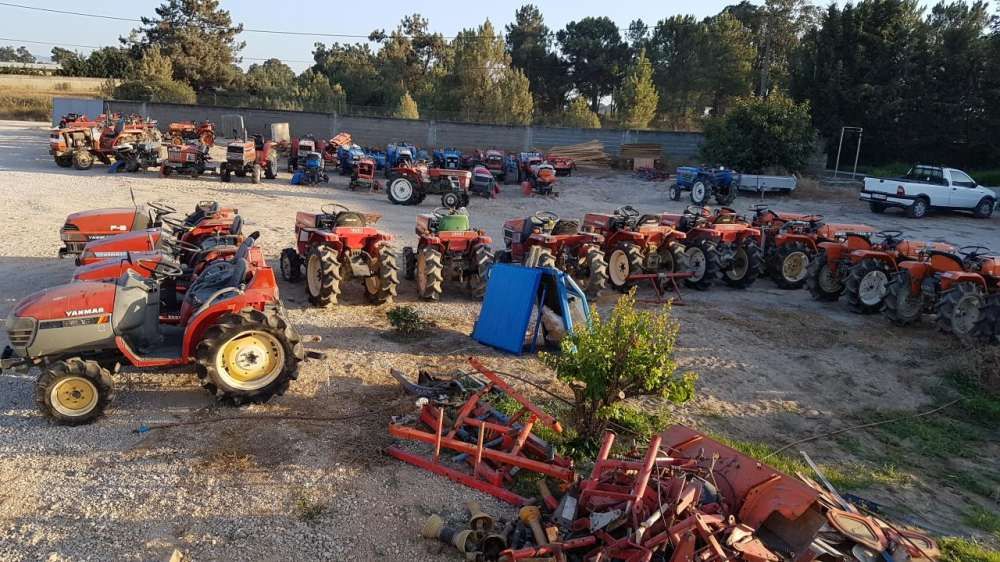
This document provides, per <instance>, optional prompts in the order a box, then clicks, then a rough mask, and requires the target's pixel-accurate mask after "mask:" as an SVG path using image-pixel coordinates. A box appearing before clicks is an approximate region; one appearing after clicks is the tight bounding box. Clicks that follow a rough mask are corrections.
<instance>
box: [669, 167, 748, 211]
mask: <svg viewBox="0 0 1000 562" xmlns="http://www.w3.org/2000/svg"><path fill="white" fill-rule="evenodd" d="M739 183H740V176H739V174H736V173H735V172H733V171H732V170H727V169H726V168H699V167H694V166H682V167H680V168H677V181H676V182H675V183H673V184H672V185H671V186H670V189H669V190H668V191H667V195H668V196H669V197H670V199H671V200H673V201H678V200H680V198H681V192H682V191H690V192H691V203H693V204H695V205H698V206H703V205H704V204H705V203H707V202H708V200H709V199H710V198H712V197H715V201H716V202H717V203H718V204H719V205H729V204H731V203H732V202H733V201H735V200H736V190H737V188H738V187H739Z"/></svg>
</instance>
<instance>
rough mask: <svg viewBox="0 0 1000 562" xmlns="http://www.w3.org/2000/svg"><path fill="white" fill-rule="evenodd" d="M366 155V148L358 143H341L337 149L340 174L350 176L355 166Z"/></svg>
mask: <svg viewBox="0 0 1000 562" xmlns="http://www.w3.org/2000/svg"><path fill="white" fill-rule="evenodd" d="M364 157H365V149H363V148H361V147H360V146H358V145H356V144H345V145H341V146H340V147H339V148H338V149H337V163H338V165H339V166H340V175H342V176H349V175H351V174H352V173H353V172H354V166H356V165H357V163H358V162H359V161H360V160H361V159H362V158H364Z"/></svg>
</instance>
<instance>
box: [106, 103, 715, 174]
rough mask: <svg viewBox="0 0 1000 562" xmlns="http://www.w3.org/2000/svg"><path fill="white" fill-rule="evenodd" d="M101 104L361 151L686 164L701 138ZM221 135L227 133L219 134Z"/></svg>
mask: <svg viewBox="0 0 1000 562" xmlns="http://www.w3.org/2000/svg"><path fill="white" fill-rule="evenodd" d="M105 103H106V104H107V106H108V107H107V109H108V111H111V112H115V113H137V114H140V115H146V116H148V117H150V118H153V119H156V120H157V121H159V122H160V124H161V126H165V125H166V124H167V123H170V122H173V121H202V120H208V121H212V122H213V123H216V124H221V123H222V116H223V115H231V114H239V115H242V116H243V120H244V123H245V125H246V128H247V131H248V132H249V133H251V134H254V133H260V134H269V133H270V130H271V124H272V123H288V124H289V130H290V132H291V134H292V136H302V135H306V134H313V135H316V136H318V137H325V138H329V137H331V136H333V135H335V134H336V133H338V132H340V131H347V132H349V133H351V136H352V137H353V138H354V142H356V143H358V144H360V145H363V146H384V145H386V144H388V143H391V142H398V141H407V142H412V143H414V144H417V145H418V146H426V147H443V146H454V147H456V148H459V149H470V148H487V147H496V148H500V149H504V150H510V151H520V150H532V149H534V148H539V149H548V148H551V147H553V146H561V145H568V144H577V143H582V142H587V141H591V140H595V139H596V140H598V141H601V142H602V143H604V149H605V151H606V152H608V153H609V154H612V155H618V153H619V151H620V150H621V145H623V144H630V143H652V144H659V145H661V146H662V147H663V152H664V155H665V156H666V157H667V158H669V159H671V160H688V159H692V158H695V157H696V156H697V153H698V148H699V147H700V146H701V143H702V139H703V136H702V135H701V133H689V132H673V131H632V130H624V129H575V128H560V127H535V126H528V127H519V126H507V125H481V124H474V123H452V122H445V121H422V120H407V119H391V118H383V117H352V116H346V115H338V114H335V113H309V112H303V111H281V110H270V109H246V108H234V107H220V106H207V105H181V104H171V103H150V102H133V101H118V100H109V101H107V102H105ZM222 133H223V134H228V133H229V132H228V131H222Z"/></svg>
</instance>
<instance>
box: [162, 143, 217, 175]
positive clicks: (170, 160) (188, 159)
mask: <svg viewBox="0 0 1000 562" xmlns="http://www.w3.org/2000/svg"><path fill="white" fill-rule="evenodd" d="M211 147H212V145H210V144H201V143H198V142H192V143H185V144H169V145H167V159H166V160H164V161H163V164H161V165H160V175H161V176H163V177H165V178H166V177H169V176H171V175H173V174H175V173H176V174H186V175H190V176H191V177H193V178H196V177H198V176H200V175H201V174H204V173H205V172H209V171H211V172H214V171H216V165H215V163H214V162H212V157H211V156H209V149H210V148H211Z"/></svg>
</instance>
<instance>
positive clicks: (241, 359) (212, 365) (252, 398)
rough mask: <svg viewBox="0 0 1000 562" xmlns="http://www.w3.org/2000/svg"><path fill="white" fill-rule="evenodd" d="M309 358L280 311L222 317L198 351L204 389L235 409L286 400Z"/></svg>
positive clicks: (200, 343)
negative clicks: (273, 399)
mask: <svg viewBox="0 0 1000 562" xmlns="http://www.w3.org/2000/svg"><path fill="white" fill-rule="evenodd" d="M304 358H305V348H304V347H303V346H302V342H301V338H300V337H299V334H298V332H296V331H295V328H293V327H292V326H291V324H289V323H288V322H287V321H286V320H285V319H284V317H282V315H281V312H280V311H279V309H278V307H268V308H266V309H265V310H264V311H260V310H256V309H245V310H243V311H241V312H238V313H230V314H224V315H222V316H220V317H219V318H218V319H217V320H216V321H215V324H214V325H212V326H210V327H209V328H208V329H207V330H205V333H204V335H203V336H202V339H201V341H200V342H199V343H198V347H197V348H196V349H195V361H196V363H197V367H198V379H199V380H200V382H201V385H202V386H203V387H205V389H206V390H208V391H209V392H211V393H212V395H214V396H215V397H216V399H217V400H219V401H221V402H225V403H228V404H232V405H234V406H239V405H240V404H245V403H253V404H262V403H264V402H267V401H268V400H270V399H271V397H272V396H281V395H282V394H284V393H285V391H286V390H287V389H288V385H289V383H290V382H291V381H293V380H295V379H296V378H297V377H298V366H299V362H300V361H302V360H303V359H304Z"/></svg>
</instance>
